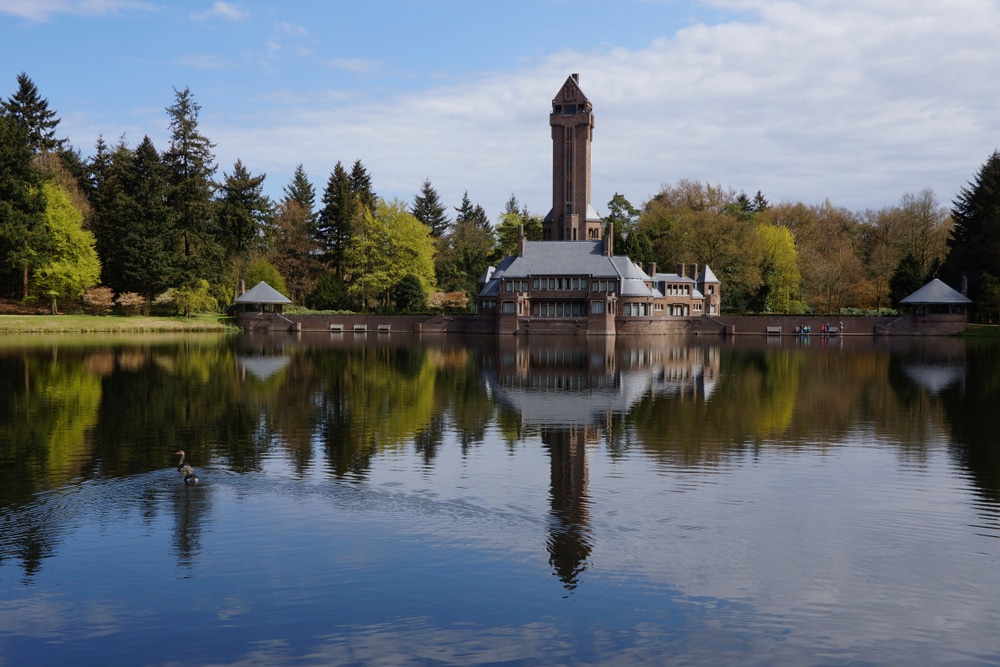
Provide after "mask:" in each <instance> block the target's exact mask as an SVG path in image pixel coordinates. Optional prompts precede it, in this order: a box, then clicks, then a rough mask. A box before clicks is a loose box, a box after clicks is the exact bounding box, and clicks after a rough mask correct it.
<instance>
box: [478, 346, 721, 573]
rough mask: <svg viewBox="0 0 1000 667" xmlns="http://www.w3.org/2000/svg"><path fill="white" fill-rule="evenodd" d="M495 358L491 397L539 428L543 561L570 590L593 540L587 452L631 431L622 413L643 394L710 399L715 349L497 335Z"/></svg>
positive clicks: (522, 422) (488, 372)
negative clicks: (544, 467)
mask: <svg viewBox="0 0 1000 667" xmlns="http://www.w3.org/2000/svg"><path fill="white" fill-rule="evenodd" d="M493 362H495V363H490V362H487V364H486V365H487V366H489V368H486V369H484V378H485V381H486V384H487V387H488V388H489V391H490V392H491V393H492V395H493V396H494V398H495V399H496V401H497V403H498V404H499V405H500V406H501V408H502V409H505V410H509V411H511V412H512V413H514V415H515V416H516V419H517V424H518V426H519V428H520V429H521V431H522V433H521V435H522V436H523V435H524V433H523V431H526V430H527V429H529V428H538V429H539V432H540V435H541V441H542V444H543V446H544V447H545V449H546V451H547V452H548V454H549V467H550V478H549V479H550V482H549V499H550V510H549V517H548V522H547V523H548V536H547V539H546V545H547V549H548V552H549V563H550V564H551V565H552V569H553V571H554V573H555V575H556V576H558V577H559V579H560V580H561V581H562V583H563V586H565V588H566V589H567V590H573V589H575V588H576V587H577V586H578V585H579V584H580V582H581V577H582V575H583V573H584V572H585V571H586V569H587V563H588V561H589V559H590V554H591V552H592V550H593V548H594V543H595V537H596V535H595V533H594V530H593V528H592V526H591V509H592V503H593V499H592V498H591V495H590V492H589V488H588V485H589V471H588V466H587V452H588V450H589V449H591V450H592V449H596V448H598V447H600V445H601V443H602V442H604V443H606V444H607V443H610V442H611V441H612V440H613V439H614V438H615V435H616V434H615V433H614V429H615V428H628V421H627V419H625V418H624V417H626V416H627V414H628V411H629V409H630V408H631V407H632V406H633V405H635V404H636V403H637V402H639V401H640V400H642V399H643V398H644V397H651V396H653V395H660V396H677V397H681V398H683V397H685V396H688V395H697V396H699V397H700V398H702V399H707V398H709V397H710V396H711V393H712V390H713V388H714V386H715V380H716V377H717V376H718V372H719V355H718V350H717V349H716V348H714V347H702V346H697V345H692V344H690V343H689V342H688V341H686V340H684V339H678V338H670V337H651V338H633V339H621V338H619V339H616V338H615V337H603V336H602V337H597V336H583V337H566V338H564V337H559V336H536V337H524V336H501V337H500V338H499V339H498V343H497V358H496V359H495V360H493ZM615 417H620V418H619V419H615ZM616 424H617V425H619V426H615V425H616Z"/></svg>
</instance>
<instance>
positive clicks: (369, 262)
mask: <svg viewBox="0 0 1000 667" xmlns="http://www.w3.org/2000/svg"><path fill="white" fill-rule="evenodd" d="M346 263H347V266H348V272H349V274H350V276H351V281H350V287H349V290H350V292H351V293H352V294H354V295H355V296H356V297H357V298H358V300H359V301H360V303H361V307H362V309H364V310H369V309H371V308H374V307H383V308H384V307H387V306H389V305H390V298H391V294H392V289H393V287H395V285H396V284H397V283H398V282H399V281H400V280H401V279H402V278H403V276H405V275H407V274H412V275H415V276H417V278H419V279H420V282H421V284H422V285H423V288H424V292H425V293H426V294H430V293H431V292H432V291H433V288H434V242H433V240H432V239H431V236H430V230H428V229H427V227H426V226H425V225H424V224H423V223H421V222H420V221H419V220H417V219H416V218H415V217H413V215H412V214H411V213H409V212H408V211H407V209H406V204H405V203H404V202H402V201H400V200H398V199H394V200H392V201H389V202H386V201H384V200H379V202H378V205H377V207H376V210H375V214H374V215H372V214H371V213H370V212H368V210H367V209H365V210H364V212H363V216H362V218H361V220H360V221H359V224H358V225H357V226H356V227H355V230H354V234H353V235H352V237H351V242H350V244H349V246H348V249H347V255H346Z"/></svg>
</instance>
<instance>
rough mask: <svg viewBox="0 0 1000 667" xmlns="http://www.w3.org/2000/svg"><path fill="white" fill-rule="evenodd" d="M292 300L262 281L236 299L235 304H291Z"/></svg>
mask: <svg viewBox="0 0 1000 667" xmlns="http://www.w3.org/2000/svg"><path fill="white" fill-rule="evenodd" d="M291 302H292V300H291V299H289V298H288V297H286V296H285V295H284V294H282V293H281V292H279V291H278V290H276V289H274V288H273V287H271V286H270V285H268V284H267V283H265V282H264V281H263V280H262V281H260V282H259V283H257V284H256V285H254V286H253V287H251V288H250V289H248V290H247V291H246V292H244V293H243V294H241V295H239V296H238V297H236V303H291Z"/></svg>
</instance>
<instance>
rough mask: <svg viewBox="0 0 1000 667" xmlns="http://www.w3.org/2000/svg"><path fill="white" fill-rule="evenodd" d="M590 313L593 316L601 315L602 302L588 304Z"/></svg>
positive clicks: (602, 310)
mask: <svg viewBox="0 0 1000 667" xmlns="http://www.w3.org/2000/svg"><path fill="white" fill-rule="evenodd" d="M590 312H591V314H593V315H603V314H604V302H603V301H591V302H590Z"/></svg>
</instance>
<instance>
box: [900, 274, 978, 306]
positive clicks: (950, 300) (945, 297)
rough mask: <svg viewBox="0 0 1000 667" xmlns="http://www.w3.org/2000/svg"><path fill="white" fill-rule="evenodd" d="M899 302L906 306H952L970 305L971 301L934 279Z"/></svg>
mask: <svg viewBox="0 0 1000 667" xmlns="http://www.w3.org/2000/svg"><path fill="white" fill-rule="evenodd" d="M899 302H900V303H903V304H907V305H928V304H954V303H972V299H970V298H969V297H967V296H965V295H964V294H962V293H961V292H958V291H956V290H953V289H952V288H950V287H948V286H947V285H946V284H944V283H943V282H941V281H940V280H938V279H937V278H935V279H934V280H932V281H930V282H929V283H927V284H926V285H924V286H923V287H921V288H920V289H918V290H917V291H916V292H914V293H913V294H911V295H910V296H908V297H906V298H904V299H900V300H899Z"/></svg>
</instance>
